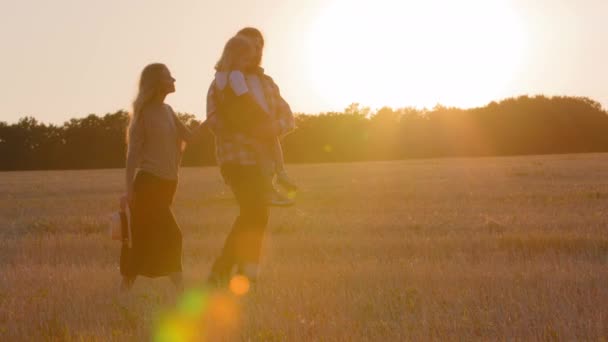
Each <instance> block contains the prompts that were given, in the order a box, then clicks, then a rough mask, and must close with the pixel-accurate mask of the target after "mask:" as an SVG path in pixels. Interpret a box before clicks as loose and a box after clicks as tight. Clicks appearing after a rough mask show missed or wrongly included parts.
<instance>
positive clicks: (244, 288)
mask: <svg viewBox="0 0 608 342" xmlns="http://www.w3.org/2000/svg"><path fill="white" fill-rule="evenodd" d="M249 286H250V283H249V279H248V278H247V277H245V276H243V275H236V276H234V277H232V279H231V280H230V291H232V293H234V294H235V295H237V296H243V295H245V294H246V293H247V292H249Z"/></svg>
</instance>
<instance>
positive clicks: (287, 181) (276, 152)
mask: <svg viewBox="0 0 608 342" xmlns="http://www.w3.org/2000/svg"><path fill="white" fill-rule="evenodd" d="M271 149H272V156H273V159H274V172H275V173H276V175H277V183H278V184H280V185H281V186H283V188H285V189H286V190H287V191H289V192H293V191H296V190H297V189H298V187H297V186H296V184H295V182H294V181H293V180H292V179H291V178H289V176H288V175H287V172H286V171H285V159H284V158H283V148H282V147H281V140H280V139H279V138H277V139H276V140H275V141H274V143H273V144H272V147H271Z"/></svg>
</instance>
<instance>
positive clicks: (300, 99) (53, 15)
mask: <svg viewBox="0 0 608 342" xmlns="http://www.w3.org/2000/svg"><path fill="white" fill-rule="evenodd" d="M606 14H608V1H606V0H578V1H576V0H537V1H526V0H460V1H451V0H424V1H423V0H417V1H411V0H373V1H364V0H299V1H296V0H256V1H251V0H223V1H217V0H214V1H206V0H174V1H159V0H104V1H98V0H53V1H48V0H44V1H43V0H38V1H33V0H14V1H8V0H0V44H1V45H2V51H1V53H0V68H1V70H0V73H1V74H2V75H3V77H2V82H0V94H1V95H0V96H1V97H0V121H5V122H9V123H12V122H16V121H17V120H18V119H19V118H20V117H23V116H26V115H27V116H33V117H35V118H36V119H38V120H40V121H42V122H47V123H56V124H61V123H62V122H64V121H66V120H69V119H70V118H74V117H83V116H86V115H88V114H89V113H96V114H105V113H108V112H114V111H116V110H119V109H129V107H130V102H131V101H132V99H133V97H134V96H135V92H136V84H137V80H138V77H139V73H140V72H141V69H142V68H143V67H144V66H145V65H146V64H148V63H152V62H163V63H165V64H167V65H168V66H169V68H170V69H171V71H172V73H173V75H174V77H175V78H176V79H177V83H176V88H177V92H176V93H175V94H172V95H170V96H169V97H168V98H167V102H168V103H169V104H171V105H172V106H173V108H174V109H175V110H176V111H180V112H188V113H192V114H195V115H196V116H197V117H198V118H199V119H200V118H203V117H204V115H205V94H206V91H207V88H208V86H209V83H210V81H211V80H212V79H213V73H214V71H213V66H214V64H215V62H216V61H217V59H218V58H219V56H220V54H221V50H222V48H223V45H224V43H225V42H226V41H227V40H228V39H229V38H230V37H231V36H232V35H234V34H235V33H236V32H237V31H238V30H239V29H240V28H242V27H244V26H255V27H258V28H259V29H261V30H262V31H263V33H264V35H265V38H266V49H265V52H264V61H263V63H264V67H265V68H266V71H267V73H268V74H269V75H271V76H272V77H273V78H274V79H275V81H276V82H277V83H278V85H279V86H280V88H281V92H282V94H283V96H284V97H285V99H286V100H287V101H288V102H289V103H290V104H291V106H292V109H293V110H294V111H295V112H299V113H310V114H314V113H319V112H326V111H340V110H342V109H344V108H345V107H346V106H347V105H348V104H350V103H353V102H358V103H361V104H362V105H364V106H370V107H371V108H380V107H382V106H384V105H388V106H393V107H405V106H414V107H433V106H434V105H435V104H438V103H441V104H443V105H447V106H459V107H475V106H482V105H485V104H487V103H488V102H490V101H492V100H499V99H502V98H506V97H511V96H517V95H521V94H541V93H542V94H547V95H573V96H588V97H591V98H593V99H595V100H597V101H599V102H600V103H602V105H603V106H604V107H605V108H608V68H607V67H606V65H608V64H607V62H608V25H606V24H605V15H606Z"/></svg>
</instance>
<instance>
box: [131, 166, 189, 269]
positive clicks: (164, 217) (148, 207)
mask: <svg viewBox="0 0 608 342" xmlns="http://www.w3.org/2000/svg"><path fill="white" fill-rule="evenodd" d="M176 188H177V181H171V180H166V179H162V178H159V177H156V176H154V175H152V174H150V173H147V172H143V171H140V172H138V173H137V176H136V177H135V181H134V193H135V196H134V200H133V203H132V204H131V234H132V247H131V248H129V246H128V245H127V244H123V247H122V250H121V255H120V273H121V274H122V275H124V276H138V275H141V276H145V277H151V278H154V277H162V276H167V275H169V274H172V273H176V272H181V271H182V233H181V230H180V229H179V226H178V225H177V222H175V218H174V217H173V213H172V212H171V203H172V202H173V196H174V195H175V190H176Z"/></svg>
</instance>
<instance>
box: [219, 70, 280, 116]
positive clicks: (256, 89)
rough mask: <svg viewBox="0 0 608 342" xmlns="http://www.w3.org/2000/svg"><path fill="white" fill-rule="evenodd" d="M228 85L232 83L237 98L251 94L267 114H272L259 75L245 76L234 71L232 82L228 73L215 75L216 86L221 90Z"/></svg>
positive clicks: (231, 77)
mask: <svg viewBox="0 0 608 342" xmlns="http://www.w3.org/2000/svg"><path fill="white" fill-rule="evenodd" d="M228 83H230V87H231V88H232V90H233V91H234V93H235V94H236V96H241V95H243V94H246V93H250V94H251V95H252V96H253V98H254V99H255V101H256V102H257V103H258V104H259V105H260V107H262V109H264V111H265V112H266V113H270V109H269V107H268V103H267V102H266V97H265V96H264V88H263V86H262V82H261V81H260V78H259V77H258V76H257V75H255V74H243V73H242V72H241V71H238V70H234V71H231V72H230V80H228V72H225V71H219V72H217V73H215V84H216V85H217V87H218V88H219V89H220V90H222V89H224V88H226V86H227V85H228Z"/></svg>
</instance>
